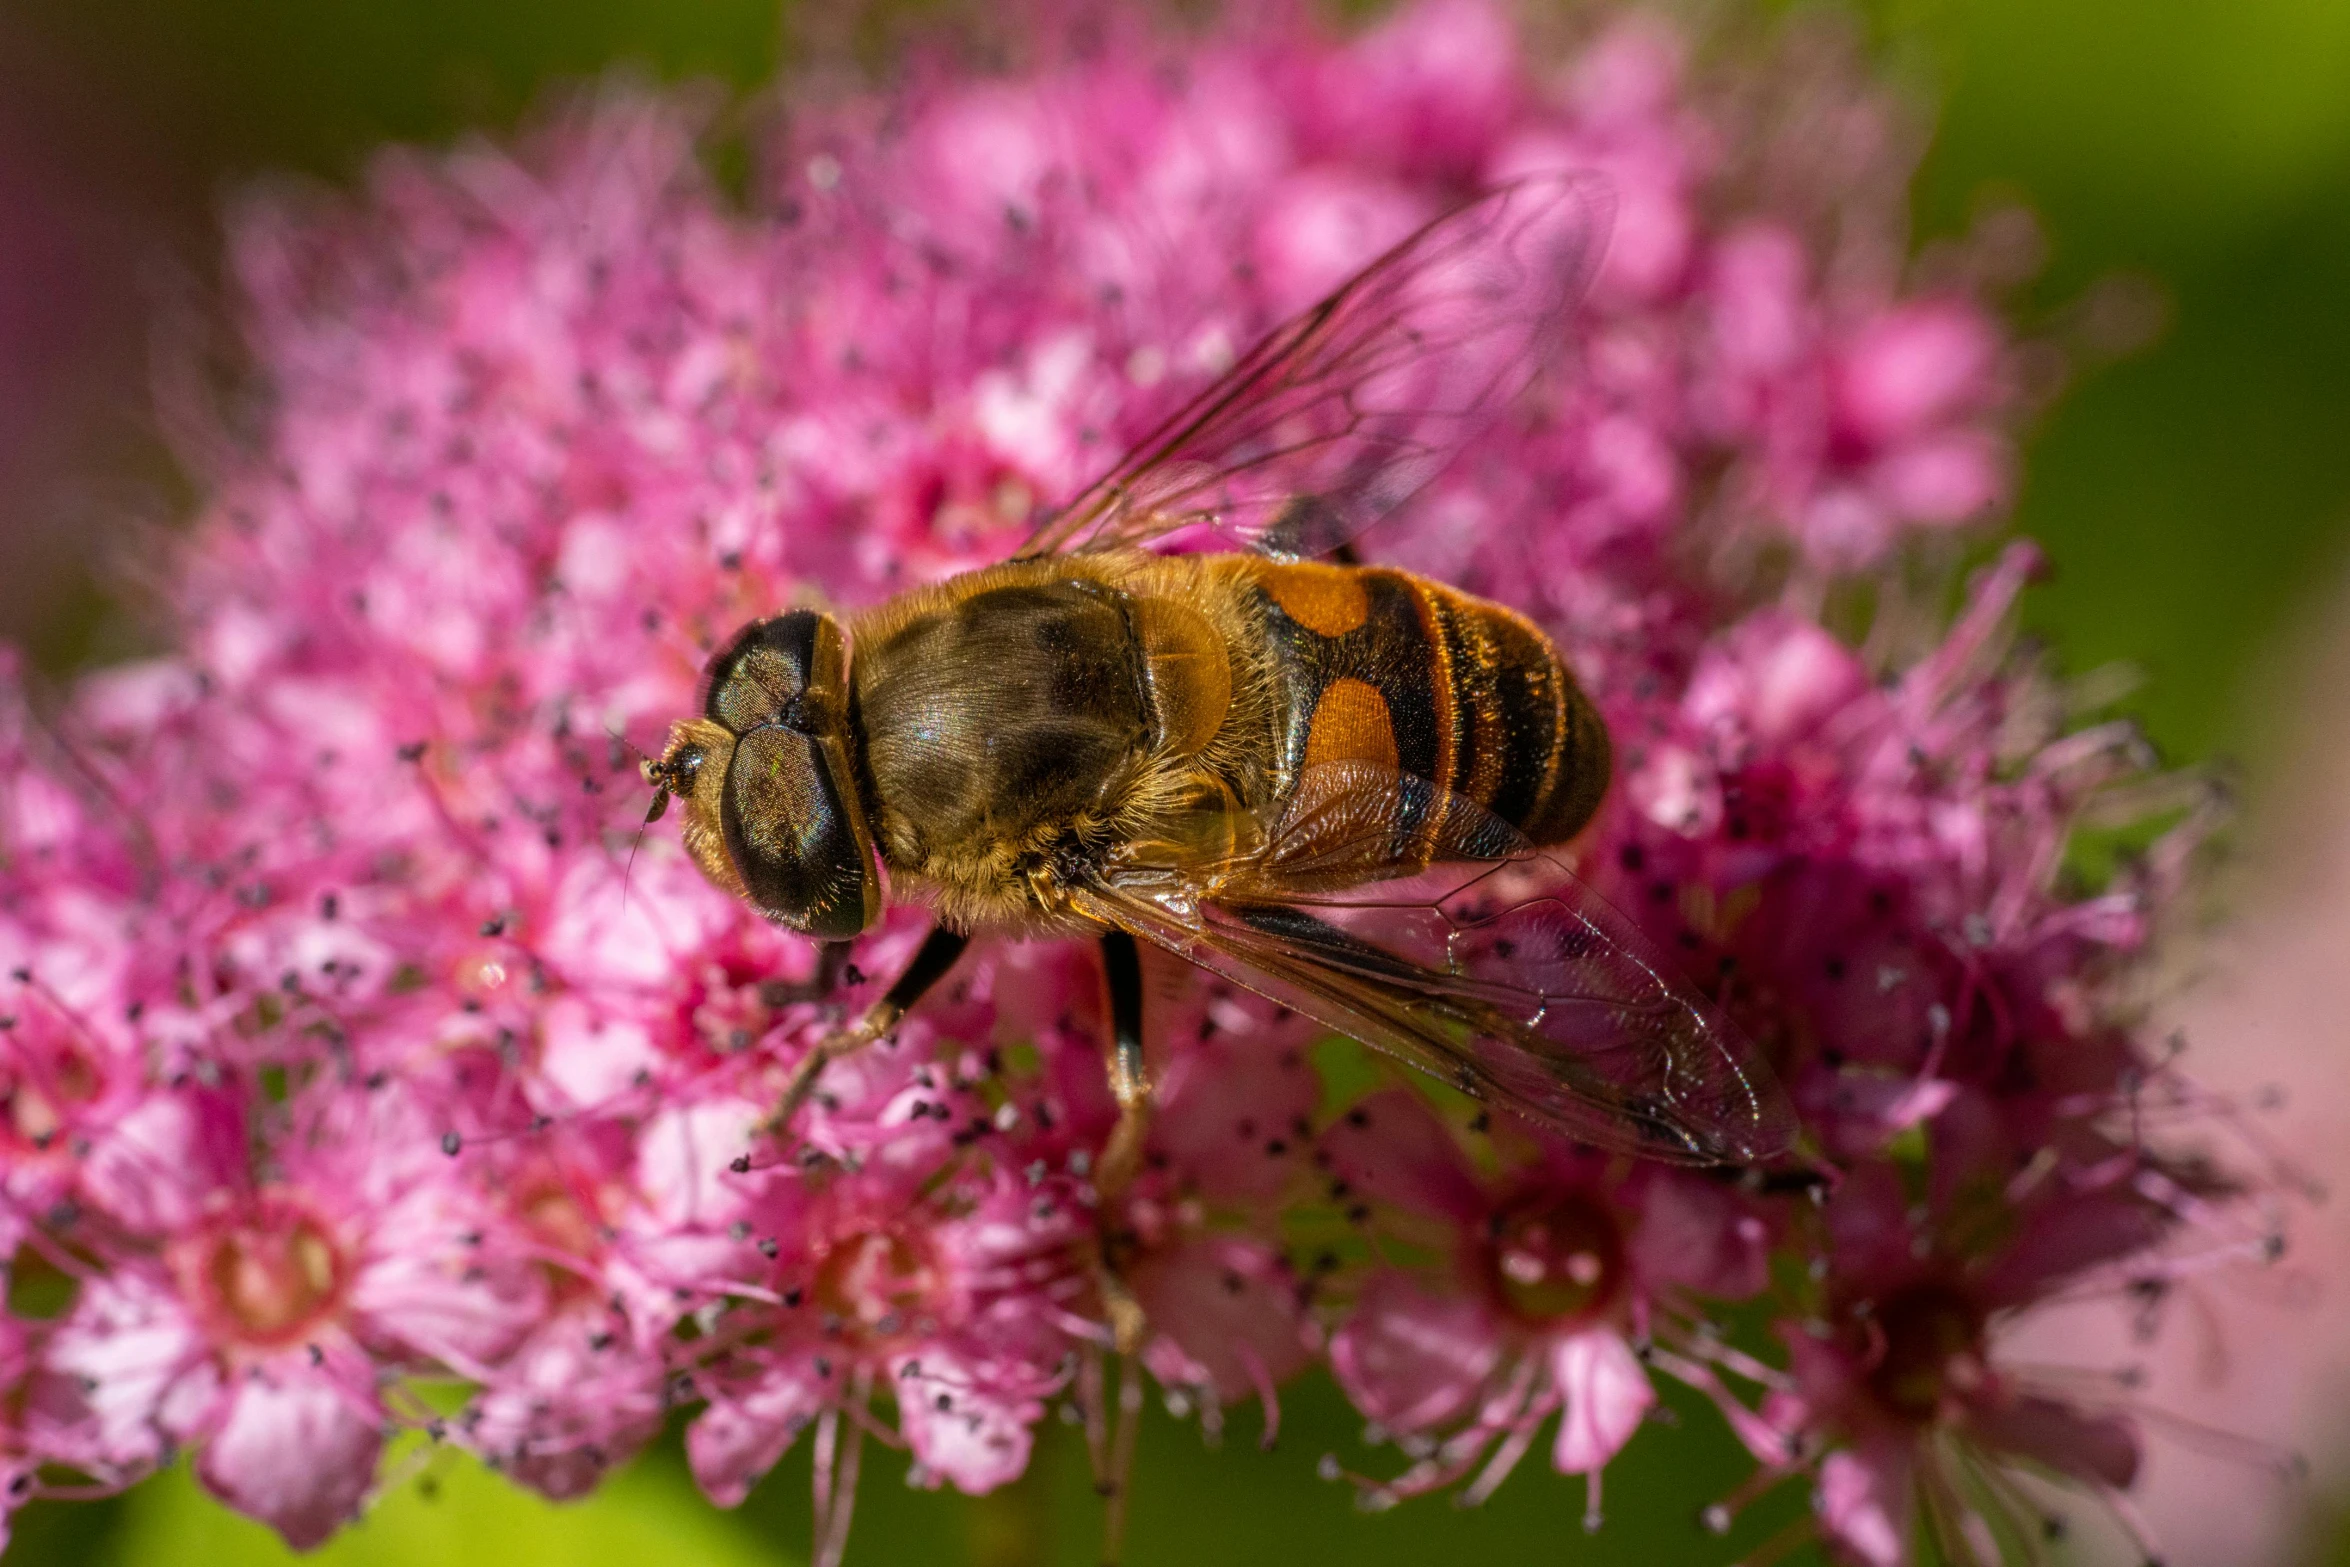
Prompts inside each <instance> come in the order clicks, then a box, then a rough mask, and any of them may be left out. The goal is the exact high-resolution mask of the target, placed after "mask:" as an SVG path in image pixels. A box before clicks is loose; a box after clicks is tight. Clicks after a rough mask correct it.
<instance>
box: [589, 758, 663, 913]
mask: <svg viewBox="0 0 2350 1567" xmlns="http://www.w3.org/2000/svg"><path fill="white" fill-rule="evenodd" d="M604 733H605V735H606V736H607V737H609V738H610V740H611V741H612V744H613V745H614V746H616V747H626V748H627V749H628V750H630V751H632V752H634V753H635V754H636V761H637V770H638V772H639V773H641V774H642V775H643V777H644V780H645V782H646V783H649V784H651V785H652V786H653V803H652V804H651V805H649V806H647V807H646V808H645V819H644V820H643V821H641V822H639V823H637V829H636V836H635V837H634V838H632V839H630V840H629V844H628V864H627V865H626V866H625V867H624V868H623V869H622V870H621V873H620V913H621V915H622V917H624V918H625V917H626V916H627V914H628V893H629V888H630V886H631V885H632V884H633V883H634V882H635V880H636V856H637V851H638V850H639V849H642V848H643V847H644V846H645V829H646V828H648V827H650V826H652V825H653V823H655V822H657V821H659V820H660V819H661V818H662V816H663V815H665V814H666V813H667V812H668V810H669V797H670V796H671V795H672V794H674V793H675V792H676V787H675V785H674V783H673V782H672V781H671V778H670V775H669V774H668V772H667V771H665V770H664V769H663V768H662V766H661V763H660V762H659V761H658V760H656V759H655V758H653V757H650V756H647V755H646V754H645V752H644V750H643V748H642V747H640V746H639V745H637V743H636V742H635V741H633V740H631V739H629V738H628V736H626V735H624V734H622V733H621V732H620V731H619V730H617V729H607V730H605V731H604Z"/></svg>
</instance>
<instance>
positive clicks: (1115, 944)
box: [1094, 930, 1151, 1197]
mask: <svg viewBox="0 0 2350 1567" xmlns="http://www.w3.org/2000/svg"><path fill="white" fill-rule="evenodd" d="M1102 977H1103V978H1104V980H1106V981H1107V982H1108V985H1109V990H1110V1041H1109V1044H1110V1048H1109V1052H1108V1054H1109V1068H1110V1092H1111V1093H1112V1094H1114V1095H1116V1096H1117V1100H1118V1129H1117V1130H1116V1131H1114V1132H1112V1133H1111V1134H1110V1145H1109V1147H1107V1148H1105V1149H1103V1150H1102V1163H1101V1168H1100V1169H1099V1170H1098V1171H1096V1172H1095V1173H1094V1185H1095V1187H1096V1188H1097V1189H1098V1190H1099V1191H1100V1192H1101V1194H1102V1195H1103V1196H1104V1197H1115V1196H1117V1195H1118V1194H1119V1193H1120V1192H1122V1191H1124V1190H1125V1188H1126V1184H1127V1182H1129V1181H1131V1180H1133V1179H1134V1172H1135V1170H1136V1169H1137V1168H1139V1166H1140V1165H1141V1162H1142V1144H1143V1139H1144V1138H1145V1137H1146V1136H1147V1135H1148V1134H1149V1132H1150V1110H1151V1089H1150V1078H1149V1076H1148V1074H1147V1073H1145V1072H1144V1070H1143V1063H1142V958H1141V955H1140V954H1139V953H1137V952H1136V951H1135V948H1134V938H1133V937H1132V936H1129V935H1127V934H1126V932H1124V931H1122V930H1114V931H1111V932H1110V933H1109V934H1108V935H1106V936H1104V937H1103V938H1102Z"/></svg>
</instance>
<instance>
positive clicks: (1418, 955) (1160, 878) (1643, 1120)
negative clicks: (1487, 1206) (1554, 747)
mask: <svg viewBox="0 0 2350 1567" xmlns="http://www.w3.org/2000/svg"><path fill="white" fill-rule="evenodd" d="M1317 775H1319V776H1317ZM1296 794H1297V796H1298V797H1299V798H1300V801H1301V802H1302V803H1301V804H1299V805H1296V806H1293V808H1292V809H1290V810H1288V811H1286V812H1285V813H1284V814H1283V817H1282V820H1281V822H1280V824H1279V825H1278V826H1277V827H1276V828H1275V829H1274V830H1273V831H1272V833H1270V834H1269V835H1268V836H1267V837H1266V838H1265V839H1264V840H1263V842H1262V844H1261V846H1260V847H1259V848H1257V849H1256V850H1254V851H1253V852H1251V853H1249V854H1246V855H1243V856H1237V857H1234V858H1232V859H1229V860H1227V861H1224V862H1222V863H1220V864H1218V865H1216V866H1213V867H1201V868H1196V869H1193V870H1191V871H1185V870H1182V869H1180V868H1177V867H1174V866H1167V865H1161V866H1144V865H1134V866H1127V867H1122V868H1120V870H1118V871H1117V872H1115V873H1113V874H1112V875H1111V876H1109V877H1108V878H1106V879H1105V881H1104V883H1103V884H1102V885H1101V886H1099V887H1098V888H1095V889H1093V890H1091V891H1089V892H1088V893H1087V894H1086V895H1085V900H1084V901H1085V907H1086V910H1087V912H1088V913H1091V914H1093V915H1094V917H1096V918H1099V919H1104V920H1107V921H1109V922H1110V923H1114V924H1117V925H1119V926H1121V927H1123V928H1125V929H1127V930H1130V931H1132V932H1134V933H1135V934H1136V935H1139V936H1142V937H1145V938H1147V939H1149V940H1151V941H1154V942H1157V943H1159V944H1160V945H1162V946H1165V947H1167V948H1169V949H1170V950H1172V951H1174V952H1176V953H1178V954H1180V955H1181V956H1183V957H1185V958H1187V959H1189V960H1190V961H1192V962H1194V963H1196V964H1198V965H1200V966H1201V967H1203V968H1206V969H1209V970H1210V971H1212V972H1214V973H1217V974H1220V975H1222V976H1224V977H1225V978H1227V979H1229V980H1231V981H1233V982H1234V983H1236V984H1240V985H1244V986H1246V987H1248V988H1249V989H1252V990H1255V991H1257V992H1258V993H1260V994H1262V995H1265V996H1267V997H1269V998H1271V999H1272V1000H1275V1001H1278V1002H1280V1003H1282V1004H1283V1005H1286V1006H1289V1007H1292V1008H1294V1009H1295V1010H1297V1011H1299V1012H1302V1013H1304V1014H1306V1015H1307V1016H1309V1017H1312V1018H1314V1019H1316V1020H1318V1021H1320V1022H1322V1023H1324V1024H1326V1025H1328V1026H1329V1027H1330V1028H1332V1029H1335V1030H1337V1031H1338V1032H1340V1033H1343V1034H1346V1035H1349V1036H1351V1037H1353V1038H1355V1039H1358V1040H1361V1041H1362V1042H1363V1043H1365V1044H1367V1045H1370V1046H1372V1047H1374V1048H1376V1049H1379V1050H1383V1051H1385V1052H1387V1053H1388V1054H1390V1055H1393V1056H1395V1057H1397V1058H1399V1059H1401V1060H1403V1061H1405V1062H1407V1063H1409V1064H1410V1065H1413V1066H1416V1067H1419V1068H1420V1069H1422V1070H1423V1071H1426V1072H1428V1073H1430V1074H1432V1075H1433V1076H1435V1077H1438V1078H1440V1079H1441V1080H1443V1081H1445V1082H1447V1083H1449V1084H1451V1085H1452V1086H1453V1087H1455V1088H1457V1089H1459V1090H1460V1091H1461V1092H1463V1093H1465V1094H1468V1095H1470V1096H1471V1097H1473V1098H1477V1099H1480V1100H1484V1101H1487V1102H1489V1103H1493V1104H1497V1105H1500V1106H1503V1107H1505V1108H1507V1109H1510V1110H1513V1111H1515V1112H1517V1113H1518V1114H1520V1115H1523V1116H1526V1117H1528V1118H1530V1119H1532V1120H1534V1121H1537V1122H1539V1123H1541V1124H1543V1125H1546V1126H1549V1127H1551V1128H1552V1129H1554V1130H1556V1131H1558V1132H1561V1133H1563V1134H1564V1135H1566V1136H1568V1137H1572V1138H1575V1139H1578V1140H1580V1141H1583V1142H1588V1143H1595V1144H1598V1145H1600V1146H1603V1147H1608V1148H1617V1149H1622V1150H1624V1151H1627V1152H1630V1153H1635V1154H1639V1155H1643V1156H1645V1157H1649V1158H1656V1159H1663V1160H1667V1161H1671V1162H1674V1163H1682V1164H1757V1163H1762V1162H1765V1161H1768V1160H1770V1159H1772V1158H1773V1157H1775V1156H1777V1155H1778V1154H1780V1153H1783V1152H1785V1151H1786V1150H1787V1148H1788V1146H1789V1145H1790V1144H1791V1143H1792V1142H1793V1140H1794V1136H1795V1119H1794V1115H1793V1112H1792V1110H1791V1109H1790V1107H1789V1106H1788V1103H1787V1101H1786V1098H1785V1095H1784V1094H1783V1092H1782V1091H1781V1089H1780V1088H1779V1085H1778V1083H1777V1081H1776V1079H1775V1078H1774V1077H1773V1076H1772V1074H1771V1072H1770V1069H1769V1067H1768V1066H1767V1065H1765V1064H1764V1062H1763V1061H1762V1060H1761V1058H1760V1057H1759V1056H1758V1055H1757V1053H1756V1052H1755V1050H1754V1048H1753V1046H1752V1045H1751V1044H1750V1043H1749V1042H1748V1041H1747V1039H1746V1038H1745V1036H1744V1035H1742V1034H1741V1033H1740V1032H1739V1031H1738V1029H1737V1027H1736V1026H1735V1025H1734V1024H1732V1023H1731V1022H1730V1021H1729V1020H1728V1019H1727V1018H1726V1017H1724V1016H1723V1015H1722V1014H1721V1013H1720V1012H1719V1011H1718V1010H1717V1009H1716V1008H1715V1007H1714V1006H1713V1004H1712V1003H1711V1002H1709V1001H1708V1000H1707V999H1706V998H1705V997H1704V996H1702V995H1701V994H1699V993H1698V992H1697V991H1696V990H1695V989H1694V988H1693V987H1691V986H1690V985H1689V984H1688V983H1687V982H1686V981H1684V980H1682V979H1681V978H1679V977H1678V976H1677V975H1675V974H1674V973H1673V972H1672V971H1671V969H1670V968H1669V967H1667V966H1666V965H1665V963H1664V961H1663V960H1662V958H1661V957H1660V956H1659V955H1658V954H1657V953H1656V952H1655V950H1654V949H1653V948H1652V946H1651V945H1650V943H1649V942H1648V941H1647V939H1646V938H1645V937H1644V936H1642V935H1641V934H1640V932H1639V931H1638V930H1637V929H1636V928H1635V927H1634V926H1633V925H1632V924H1631V922H1630V921H1628V920H1626V919H1625V918H1624V917H1623V916H1622V915H1621V914H1619V913H1617V912H1616V910H1615V909H1614V908H1612V907H1610V906H1609V904H1608V903H1607V902H1606V900H1604V899H1603V898H1601V897H1600V896H1599V895H1598V894H1597V893H1595V892H1593V891H1592V890H1591V889H1590V888H1589V887H1587V886H1585V885H1584V884H1583V883H1582V882H1581V881H1579V880H1577V879H1576V877H1575V875H1574V874H1573V872H1571V871H1569V870H1568V869H1567V868H1566V866H1564V865H1563V864H1561V863H1560V862H1559V861H1558V860H1556V859H1554V858H1552V857H1551V856H1549V855H1546V854H1543V853H1541V852H1540V851H1538V850H1536V849H1534V848H1532V847H1531V846H1530V845H1528V844H1527V843H1526V842H1525V841H1524V839H1523V837H1522V836H1520V835H1518V834H1517V833H1516V832H1515V830H1514V829H1512V828H1510V827H1509V826H1508V825H1507V824H1506V823H1503V822H1500V821H1498V820H1497V819H1496V818H1494V817H1493V816H1492V815H1491V814H1490V813H1488V812H1485V811H1484V810H1482V809H1481V808H1480V807H1478V806H1476V805H1474V804H1473V803H1471V802H1469V801H1466V800H1462V799H1461V798H1459V797H1458V796H1454V795H1448V794H1446V793H1444V792H1443V791H1441V790H1438V789H1436V788H1435V786H1433V785H1431V784H1428V783H1426V782H1425V781H1423V780H1420V779H1416V778H1409V777H1405V776H1402V775H1399V774H1395V773H1392V772H1382V771H1381V770H1379V769H1375V768H1367V767H1360V766H1354V765H1343V766H1340V767H1335V768H1320V769H1314V770H1312V771H1311V772H1309V773H1308V774H1307V775H1306V777H1305V778H1304V779H1303V780H1301V782H1300V785H1299V787H1298V789H1297V791H1296ZM1382 872H1384V873H1385V874H1384V875H1382V874H1381V873H1382ZM1366 878H1375V879H1366ZM1350 879H1351V880H1352V883H1353V884H1352V885H1349V884H1348V883H1349V880H1350Z"/></svg>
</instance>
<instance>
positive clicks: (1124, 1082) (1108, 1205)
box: [1093, 930, 1151, 1562]
mask: <svg viewBox="0 0 2350 1567" xmlns="http://www.w3.org/2000/svg"><path fill="white" fill-rule="evenodd" d="M1102 979H1103V981H1104V982H1105V983H1106V985H1107V986H1108V988H1109V993H1110V1038H1109V1048H1108V1050H1107V1051H1106V1052H1105V1054H1106V1055H1107V1056H1108V1058H1109V1060H1108V1066H1109V1069H1110V1092H1111V1093H1113V1094H1115V1095H1116V1096H1117V1099H1118V1125H1117V1128H1116V1130H1114V1131H1112V1132H1111V1133H1110V1142H1109V1146H1108V1147H1106V1148H1104V1149H1103V1150H1102V1162H1101V1165H1100V1167H1099V1168H1098V1169H1096V1170H1095V1171H1094V1177H1093V1182H1094V1190H1095V1191H1096V1192H1097V1193H1099V1195H1100V1197H1101V1198H1102V1206H1101V1209H1100V1218H1101V1224H1102V1227H1103V1228H1102V1243H1101V1255H1100V1260H1099V1262H1098V1264H1097V1266H1098V1268H1099V1274H1098V1277H1099V1281H1100V1285H1101V1292H1102V1305H1103V1308H1104V1310H1105V1312H1106V1313H1107V1315H1108V1317H1109V1319H1110V1342H1111V1347H1112V1348H1113V1349H1115V1350H1116V1351H1117V1352H1118V1361H1119V1364H1118V1422H1117V1427H1116V1430H1115V1433H1114V1434H1112V1433H1110V1432H1107V1431H1104V1432H1101V1433H1099V1435H1101V1436H1102V1437H1104V1438H1106V1440H1105V1441H1098V1442H1096V1444H1095V1484H1096V1486H1097V1487H1098V1488H1099V1489H1100V1491H1101V1493H1102V1495H1103V1497H1104V1499H1105V1501H1106V1503H1107V1505H1106V1507H1105V1508H1104V1511H1103V1516H1102V1560H1103V1561H1104V1562H1115V1561H1117V1560H1118V1557H1119V1552H1120V1549H1121V1547H1122V1546H1123V1544H1124V1540H1125V1534H1126V1490H1127V1482H1128V1480H1129V1478H1130V1477H1131V1475H1132V1473H1133V1470H1134V1442H1135V1437H1136V1435H1137V1433H1138V1432H1139V1431H1140V1429H1141V1425H1142V1363H1141V1360H1140V1358H1139V1352H1140V1350H1141V1348H1142V1341H1143V1336H1144V1330H1145V1326H1146V1324H1145V1323H1144V1321H1143V1313H1142V1303H1141V1302H1140V1301H1138V1300H1136V1299H1135V1298H1134V1292H1133V1291H1132V1290H1130V1289H1128V1288H1127V1287H1126V1281H1125V1280H1124V1279H1123V1278H1121V1277H1119V1267H1120V1262H1119V1257H1118V1248H1116V1247H1115V1246H1113V1245H1112V1244H1111V1241H1110V1234H1111V1232H1112V1230H1114V1229H1115V1228H1116V1226H1117V1225H1118V1224H1119V1223H1120V1220H1119V1219H1118V1218H1117V1217H1116V1213H1117V1210H1116V1208H1115V1205H1114V1203H1113V1201H1112V1199H1114V1198H1116V1197H1117V1196H1118V1195H1119V1194H1120V1193H1121V1192H1123V1191H1124V1190H1125V1189H1126V1187H1127V1186H1128V1184H1129V1183H1131V1182H1132V1181H1133V1179H1134V1175H1135V1172H1136V1171H1137V1170H1138V1169H1139V1168H1140V1167H1141V1165H1142V1150H1143V1144H1144V1142H1145V1141H1146V1140H1147V1139H1148V1137H1149V1136H1150V1119H1151V1087H1150V1077H1149V1074H1148V1073H1146V1072H1145V1071H1144V1070H1143V1059H1142V957H1141V954H1140V953H1139V952H1137V951H1136V950H1135V946H1134V938H1133V937H1132V936H1129V935H1128V934H1126V932H1124V931H1122V930H1114V931H1111V932H1110V933H1109V934H1108V935H1106V936H1104V937H1102ZM1106 1392H1107V1385H1106V1378H1105V1379H1102V1386H1101V1387H1099V1388H1097V1396H1099V1395H1101V1394H1106ZM1094 1423H1095V1424H1096V1425H1099V1424H1100V1415H1099V1414H1097V1415H1096V1417H1095V1422H1094ZM1105 1447H1106V1449H1107V1451H1103V1449H1104V1448H1105Z"/></svg>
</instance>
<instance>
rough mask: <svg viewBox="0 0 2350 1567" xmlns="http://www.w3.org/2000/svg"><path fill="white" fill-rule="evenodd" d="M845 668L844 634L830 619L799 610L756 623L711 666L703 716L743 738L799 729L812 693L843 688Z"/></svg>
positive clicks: (726, 648) (739, 636) (739, 635)
mask: <svg viewBox="0 0 2350 1567" xmlns="http://www.w3.org/2000/svg"><path fill="white" fill-rule="evenodd" d="M839 664H840V633H839V631H838V630H837V629H835V628H833V626H832V624H831V622H830V621H828V620H827V619H826V618H825V617H824V616H822V615H819V614H817V613H815V612H814V611H812V610H794V611H793V612H792V613H790V614H788V615H778V616H776V617H775V618H774V619H773V620H758V621H753V622H752V623H751V624H750V625H747V626H745V627H743V629H742V630H741V631H739V632H737V633H736V634H735V638H734V640H733V641H732V642H730V643H728V644H727V645H726V647H725V648H724V649H723V650H722V651H721V652H720V653H719V654H718V656H717V657H716V658H713V659H712V660H711V661H710V669H709V690H708V693H707V695H706V696H705V697H704V699H703V708H702V710H703V714H704V716H706V717H707V718H709V719H710V720H711V722H713V723H717V724H723V725H724V726H725V727H726V728H727V729H728V730H730V731H731V732H733V733H735V734H738V735H746V734H749V733H750V732H751V731H752V730H754V729H757V728H760V727H762V726H764V725H767V724H784V725H786V726H787V727H790V728H795V729H796V728H799V727H801V722H800V712H801V708H802V706H803V703H804V701H805V699H806V697H807V695H808V692H809V689H810V688H811V687H814V686H822V685H826V684H828V683H837V678H838V668H839ZM828 677H830V678H829V680H828Z"/></svg>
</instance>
